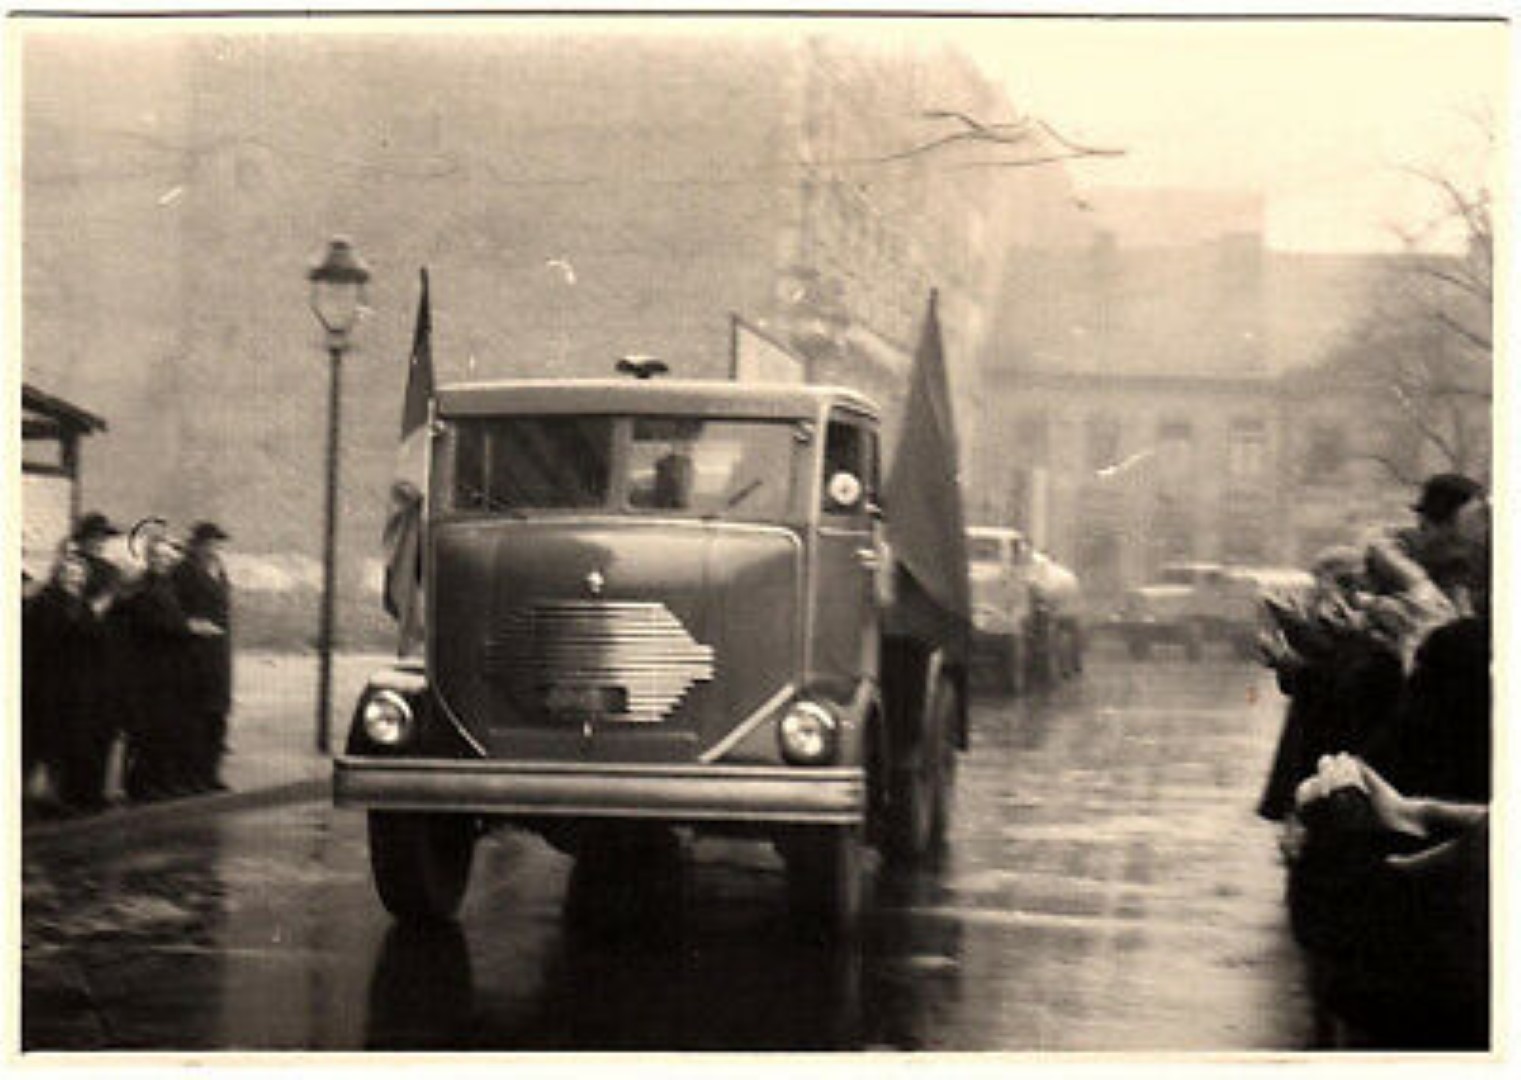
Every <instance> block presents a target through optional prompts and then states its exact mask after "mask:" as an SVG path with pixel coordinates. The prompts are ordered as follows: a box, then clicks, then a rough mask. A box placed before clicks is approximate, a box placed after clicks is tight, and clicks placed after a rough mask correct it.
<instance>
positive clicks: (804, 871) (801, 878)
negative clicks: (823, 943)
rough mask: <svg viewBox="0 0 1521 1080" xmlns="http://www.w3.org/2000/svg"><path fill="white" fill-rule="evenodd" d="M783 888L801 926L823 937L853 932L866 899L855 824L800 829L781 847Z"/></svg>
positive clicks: (861, 846) (861, 847)
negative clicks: (785, 872) (783, 871)
mask: <svg viewBox="0 0 1521 1080" xmlns="http://www.w3.org/2000/svg"><path fill="white" fill-rule="evenodd" d="M783 856H784V858H785V859H786V861H787V891H788V893H789V895H790V900H791V905H792V914H793V916H794V918H796V919H797V920H798V926H799V928H800V929H802V930H804V931H806V932H808V933H810V934H815V935H817V936H819V937H822V938H824V939H825V940H838V939H842V938H848V937H849V936H850V935H852V934H853V933H854V932H855V930H856V927H857V925H858V924H859V922H860V918H861V910H862V908H863V907H864V906H865V903H866V860H865V844H864V843H863V840H862V835H861V829H860V827H859V826H855V825H819V826H812V827H809V828H807V829H801V830H799V831H798V833H797V834H796V835H793V836H791V837H789V838H788V840H787V842H786V844H785V846H784V847H783Z"/></svg>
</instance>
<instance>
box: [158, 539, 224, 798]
mask: <svg viewBox="0 0 1521 1080" xmlns="http://www.w3.org/2000/svg"><path fill="white" fill-rule="evenodd" d="M228 538H229V537H228V535H227V533H226V531H225V530H223V529H222V527H221V526H220V525H218V524H217V523H216V522H214V521H202V522H200V523H198V524H197V525H195V526H194V527H193V528H191V530H190V535H189V537H188V538H187V541H186V545H185V557H184V558H183V559H182V560H181V561H180V563H179V565H177V566H176V567H175V568H174V572H173V581H174V591H175V594H176V596H177V597H178V598H179V602H180V607H181V609H182V610H183V611H184V613H185V618H186V620H187V622H188V623H189V625H190V628H191V631H192V632H193V633H194V635H195V636H194V637H193V638H192V639H191V641H190V657H189V671H188V674H187V685H186V700H185V710H186V720H187V724H186V727H187V729H188V731H187V738H186V742H185V746H184V751H185V757H184V762H183V764H184V774H185V775H186V776H187V777H188V778H189V782H190V784H191V786H192V787H194V788H195V789H197V790H200V791H220V790H223V789H224V788H225V786H226V785H224V784H223V783H222V777H221V766H222V755H223V754H224V753H225V751H226V740H227V713H228V711H229V710H230V709H231V707H232V618H231V616H232V610H231V608H232V597H231V589H230V586H229V584H228V580H227V571H226V569H225V568H224V567H223V566H222V558H221V551H220V548H221V544H222V542H223V541H224V540H227V539H228Z"/></svg>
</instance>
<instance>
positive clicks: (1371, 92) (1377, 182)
mask: <svg viewBox="0 0 1521 1080" xmlns="http://www.w3.org/2000/svg"><path fill="white" fill-rule="evenodd" d="M945 29H946V30H947V31H949V32H950V33H952V34H953V36H956V37H958V38H960V39H961V41H962V44H963V47H965V48H966V49H967V50H968V51H969V52H971V53H972V54H973V56H974V57H975V58H976V59H977V60H978V62H979V63H980V65H981V66H982V67H983V68H984V69H985V70H986V71H987V72H988V73H989V74H990V75H992V76H994V77H996V78H998V79H999V80H1001V81H1002V82H1003V83H1004V85H1005V86H1007V87H1008V90H1009V93H1010V96H1011V98H1012V99H1013V100H1014V102H1015V104H1016V107H1018V108H1020V109H1021V110H1023V111H1026V112H1028V113H1031V114H1034V115H1037V116H1040V117H1041V118H1042V119H1045V120H1048V121H1050V122H1052V123H1053V124H1055V125H1056V126H1057V127H1058V128H1059V129H1060V130H1061V131H1062V132H1063V134H1065V135H1068V136H1069V137H1072V138H1078V139H1084V140H1088V141H1090V142H1092V143H1095V144H1101V145H1104V146H1118V147H1123V148H1124V149H1125V150H1126V155H1125V156H1124V157H1122V158H1106V159H1090V160H1088V161H1084V162H1078V163H1075V164H1073V165H1071V166H1070V169H1071V172H1072V174H1073V176H1074V179H1075V181H1076V183H1077V185H1078V187H1079V188H1080V189H1081V188H1085V187H1108V186H1115V185H1123V186H1140V187H1158V186H1161V187H1191V188H1194V187H1203V188H1214V189H1230V190H1246V191H1258V192H1260V193H1262V195H1263V196H1264V198H1265V200H1266V207H1267V234H1268V235H1267V238H1268V243H1269V245H1270V246H1272V247H1274V248H1278V249H1284V250H1310V251H1359V250H1388V249H1391V248H1393V247H1395V246H1397V243H1398V241H1397V239H1396V236H1395V232H1394V230H1392V229H1391V228H1390V226H1391V225H1400V226H1409V225H1412V224H1418V223H1421V222H1424V221H1427V220H1430V219H1431V218H1433V217H1435V216H1436V211H1437V209H1438V195H1437V191H1436V189H1434V188H1433V186H1432V185H1431V184H1430V183H1428V182H1425V181H1422V180H1419V179H1417V178H1415V177H1412V176H1410V175H1409V173H1408V171H1407V170H1408V169H1409V168H1412V167H1413V168H1423V169H1432V168H1435V169H1438V170H1441V171H1443V172H1444V173H1446V174H1447V175H1449V176H1452V177H1453V178H1454V179H1457V180H1459V181H1460V182H1461V183H1463V184H1464V185H1465V186H1471V185H1474V184H1477V183H1479V182H1481V178H1482V177H1483V176H1484V175H1485V166H1484V161H1485V159H1486V157H1490V158H1491V159H1492V160H1496V159H1497V158H1498V156H1500V155H1487V154H1486V152H1485V146H1486V137H1485V134H1484V122H1483V117H1484V116H1486V115H1487V116H1489V117H1491V118H1492V119H1491V122H1490V125H1489V126H1490V129H1491V130H1497V129H1496V125H1497V124H1499V123H1503V121H1504V119H1505V118H1506V114H1507V111H1508V105H1509V102H1508V91H1507V86H1506V81H1505V74H1506V63H1507V60H1508V55H1509V51H1510V45H1509V42H1508V41H1507V36H1508V35H1507V30H1506V28H1505V27H1504V26H1503V25H1502V24H1498V23H1480V22H1468V23H1459V22H1448V23H1440V22H1416V21H1384V22H1378V21H1341V20H1338V21H1299V22H1293V21H1266V22H1263V21H1229V20H1226V21H1220V20H1207V19H1191V20H1161V19H1145V20H1114V19H1054V20H1012V19H1011V20H998V21H978V22H975V23H972V24H971V25H970V26H965V27H963V26H956V27H955V28H954V29H952V28H949V27H947V28H945ZM1499 134H1502V133H1500V132H1498V131H1497V135H1499ZM1502 145H1503V144H1502ZM1446 239H1447V240H1448V241H1450V240H1451V237H1450V236H1449V237H1447V238H1446ZM1436 246H1441V245H1440V243H1438V244H1437V245H1436Z"/></svg>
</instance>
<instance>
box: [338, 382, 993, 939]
mask: <svg viewBox="0 0 1521 1080" xmlns="http://www.w3.org/2000/svg"><path fill="white" fill-rule="evenodd" d="M937 356H938V353H937ZM917 370H918V369H917V368H916V375H915V379H916V380H918V379H919V376H918V374H917ZM925 378H927V379H929V380H930V382H931V383H933V380H934V374H933V372H932V373H931V374H930V375H928V376H925ZM939 379H940V381H941V382H940V386H941V392H942V393H943V392H944V390H943V380H944V375H943V370H942V371H941V374H940V375H939ZM930 389H931V390H933V386H932V385H931V386H930ZM915 400H916V398H915V391H914V390H913V389H911V390H910V394H909V402H908V406H907V413H906V419H905V421H904V425H903V434H902V438H901V440H900V443H901V445H900V451H901V453H900V459H901V458H902V455H903V454H908V455H910V458H911V460H900V461H899V462H898V464H897V465H895V467H894V469H893V470H892V472H891V475H890V476H889V478H888V480H887V482H886V483H884V482H883V479H882V475H881V474H882V467H881V458H882V452H881V441H882V440H881V431H880V429H881V426H882V418H881V413H880V411H879V409H878V408H877V406H876V405H874V404H873V403H872V402H871V401H870V400H868V399H867V398H866V397H864V396H862V395H861V394H859V393H857V392H854V391H852V390H849V389H842V388H831V387H822V386H812V385H758V384H757V385H747V384H741V383H736V382H726V381H706V382H705V381H682V380H674V379H672V380H667V379H649V380H627V379H625V380H617V379H606V380H603V379H593V380H566V381H547V380H539V381H533V380H519V381H489V382H472V383H461V384H456V385H446V386H442V387H440V388H439V389H438V390H437V391H436V394H435V396H434V399H433V406H432V414H431V416H432V419H431V422H430V428H429V439H430V463H431V464H430V469H429V478H428V481H427V501H426V512H425V515H424V533H423V538H424V539H423V543H422V545H421V550H422V556H421V558H422V580H423V585H424V589H425V605H424V610H425V624H426V633H425V644H424V648H423V650H422V655H421V656H419V657H414V658H411V659H406V660H401V661H398V662H397V663H395V664H394V665H392V666H389V667H387V668H385V669H383V670H381V671H379V672H377V673H376V674H375V675H374V676H373V677H372V678H371V679H370V680H369V682H368V685H367V686H366V687H365V689H364V690H363V692H362V694H361V696H360V698H359V700H358V703H357V705H356V708H355V711H354V716H353V719H352V722H351V725H350V729H349V732H348V736H347V742H346V745H345V747H344V750H343V752H342V754H341V755H339V756H338V757H337V758H336V759H335V762H334V776H333V779H334V788H333V790H334V799H335V801H336V802H337V804H338V805H340V806H349V807H357V808H362V809H363V810H365V811H366V812H367V814H368V835H369V848H370V861H371V867H372V870H373V878H374V883H375V886H376V890H377V892H378V893H379V897H380V900H381V901H382V902H383V904H384V906H385V907H386V908H387V909H388V910H389V911H390V913H391V914H392V915H393V916H394V917H395V918H397V919H398V920H401V921H431V920H440V919H449V918H452V917H454V916H455V913H456V912H457V910H458V908H459V905H460V903H461V899H462V897H463V895H464V893H465V890H466V888H467V884H468V880H469V875H470V868H471V862H472V852H473V850H474V848H475V845H476V842H477V840H478V839H479V837H481V836H482V835H483V834H484V833H485V832H487V831H489V830H491V829H496V828H503V827H510V828H519V829H526V830H529V831H532V832H535V833H537V834H539V835H540V836H542V837H543V838H544V839H546V840H547V841H549V842H550V843H551V844H553V845H555V846H556V847H558V848H560V849H561V850H563V851H565V852H567V853H570V854H572V855H574V856H576V857H578V858H580V857H586V856H588V855H589V854H590V853H591V852H593V851H594V850H595V849H596V846H597V845H599V844H606V843H608V842H610V841H609V838H610V837H613V838H617V837H625V838H630V837H636V836H639V835H644V834H647V833H648V831H649V830H652V829H653V830H671V831H673V832H674V831H675V830H683V831H684V832H683V835H691V836H693V837H701V836H704V835H709V834H721V835H725V836H730V837H734V836H739V837H748V838H752V839H755V840H758V841H762V842H766V843H770V844H771V845H773V846H774V847H775V849H776V851H777V852H778V853H779V854H780V856H781V857H782V860H783V862H784V865H785V868H786V876H787V881H788V889H789V895H790V898H791V905H792V908H793V910H794V911H795V912H796V913H797V914H798V915H799V916H800V917H802V918H804V919H806V920H807V921H808V925H809V926H812V927H817V928H819V929H820V930H822V931H824V932H826V933H828V934H835V933H848V932H849V931H850V930H851V928H852V927H853V926H854V925H855V924H856V920H857V918H858V916H859V913H860V911H861V910H862V907H863V905H864V904H865V903H866V902H867V900H868V894H869V889H870V875H869V873H868V870H867V864H868V863H869V862H870V861H871V860H870V859H869V858H868V852H869V850H870V849H872V848H875V849H878V850H879V851H881V852H883V853H884V854H885V855H886V856H887V857H888V858H890V859H897V860H903V861H905V862H909V863H914V862H920V861H923V860H926V859H930V858H933V857H934V855H935V852H936V851H937V850H938V849H939V847H940V846H941V845H942V844H943V843H944V840H945V836H946V832H947V829H948V826H949V822H950V816H951V812H952V792H953V785H954V780H955V773H956V762H957V755H958V753H959V752H961V751H964V750H965V749H966V748H967V746H968V745H969V738H970V732H969V723H968V713H967V692H966V690H967V686H966V680H967V628H968V618H969V608H968V604H967V601H966V589H967V586H966V562H965V552H964V549H963V547H962V530H961V519H960V495H959V489H958V488H957V486H956V478H955V462H954V450H953V449H952V448H953V447H954V433H949V435H948V436H947V433H945V432H943V431H941V432H939V433H938V434H937V433H936V432H935V431H933V430H929V431H928V433H927V434H925V433H924V432H925V425H926V424H928V425H929V427H930V428H933V427H934V424H935V422H936V418H937V417H939V418H940V420H939V422H940V423H943V422H944V417H945V415H946V414H945V412H944V410H943V408H941V409H940V411H939V412H938V413H937V411H936V408H935V407H934V406H933V405H926V404H923V403H921V404H919V405H916V404H915ZM915 430H919V431H920V432H921V433H920V434H919V435H915V434H914V432H915ZM951 530H954V533H953V534H952V533H951Z"/></svg>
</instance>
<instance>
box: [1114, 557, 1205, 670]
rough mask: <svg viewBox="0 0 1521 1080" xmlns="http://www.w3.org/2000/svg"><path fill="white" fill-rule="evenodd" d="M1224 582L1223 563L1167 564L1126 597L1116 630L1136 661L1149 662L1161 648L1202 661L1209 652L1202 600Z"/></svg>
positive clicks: (1115, 620) (1117, 617) (1117, 619)
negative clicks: (1179, 649) (1168, 647)
mask: <svg viewBox="0 0 1521 1080" xmlns="http://www.w3.org/2000/svg"><path fill="white" fill-rule="evenodd" d="M1225 580H1226V570H1225V567H1224V566H1222V565H1221V564H1219V563H1212V562H1178V563H1168V564H1167V565H1165V566H1163V567H1162V569H1161V570H1160V571H1159V572H1158V574H1157V578H1156V580H1155V581H1154V582H1152V583H1151V584H1149V585H1142V586H1140V587H1139V588H1134V589H1131V590H1130V591H1129V592H1127V593H1126V594H1125V599H1124V601H1123V602H1122V604H1121V606H1120V611H1119V614H1118V615H1117V616H1116V617H1115V619H1114V620H1113V621H1112V624H1111V625H1112V627H1113V629H1115V630H1117V631H1118V632H1119V633H1120V635H1121V636H1122V637H1123V638H1124V640H1125V646H1126V648H1127V649H1129V651H1130V655H1131V656H1132V657H1134V658H1135V659H1137V660H1145V659H1146V658H1147V657H1149V656H1150V655H1151V651H1152V649H1153V648H1154V647H1155V646H1156V645H1159V644H1172V645H1180V646H1182V648H1183V652H1184V654H1185V655H1186V656H1187V657H1188V658H1189V659H1190V660H1197V659H1199V658H1200V657H1201V656H1202V655H1203V651H1204V629H1203V620H1202V619H1201V617H1200V615H1201V610H1202V607H1201V606H1202V604H1203V603H1204V600H1203V598H1204V597H1205V596H1206V595H1208V594H1209V593H1210V592H1211V591H1212V590H1217V589H1220V588H1222V587H1223V586H1224V583H1225Z"/></svg>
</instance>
